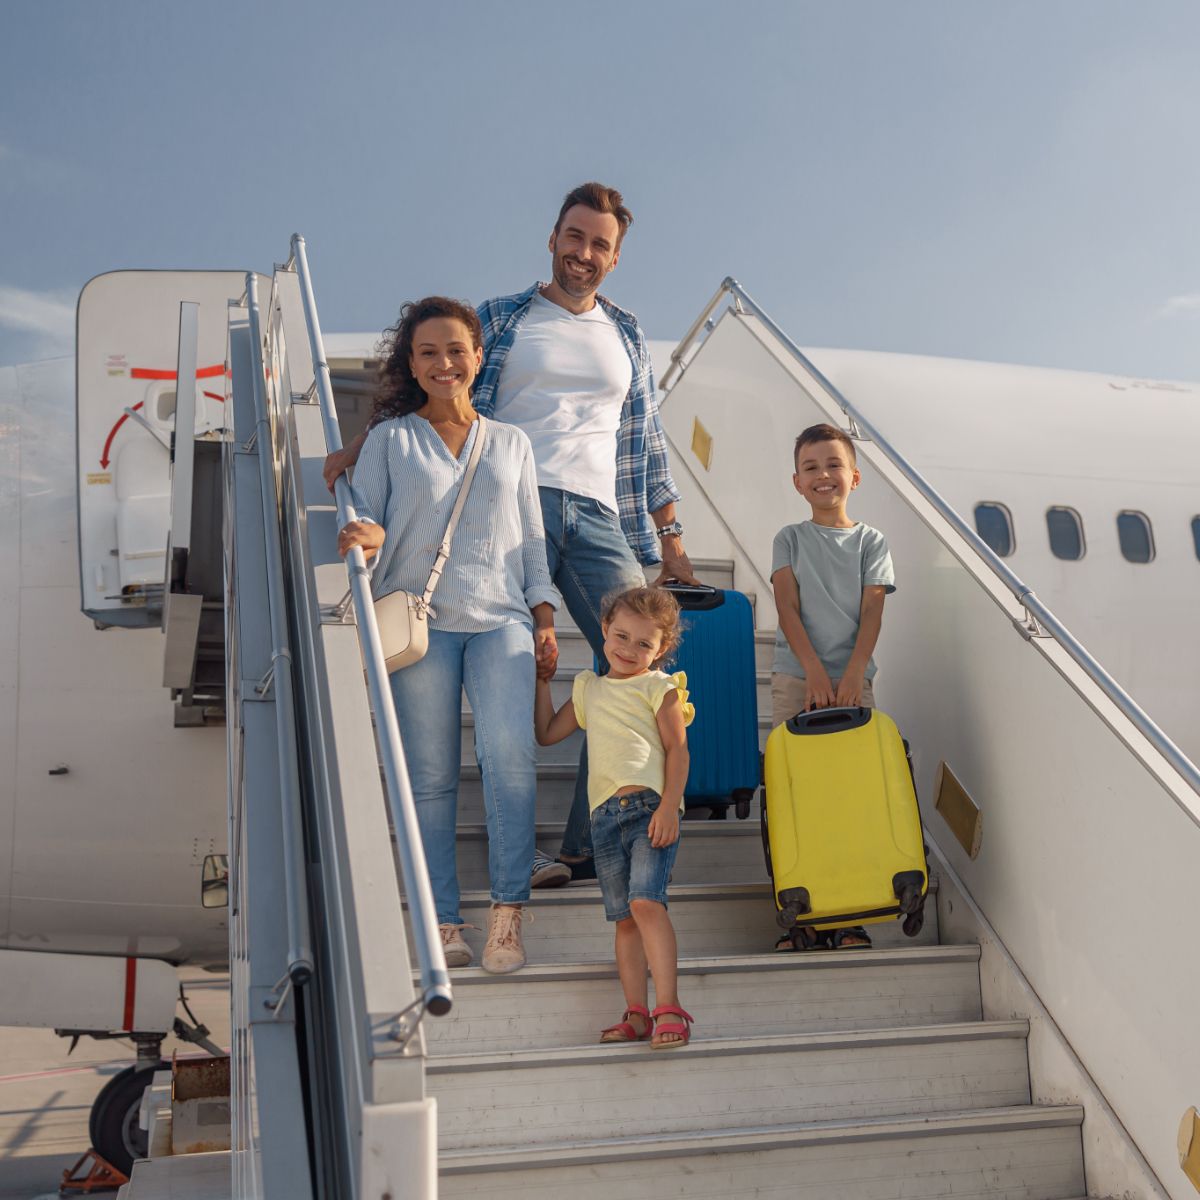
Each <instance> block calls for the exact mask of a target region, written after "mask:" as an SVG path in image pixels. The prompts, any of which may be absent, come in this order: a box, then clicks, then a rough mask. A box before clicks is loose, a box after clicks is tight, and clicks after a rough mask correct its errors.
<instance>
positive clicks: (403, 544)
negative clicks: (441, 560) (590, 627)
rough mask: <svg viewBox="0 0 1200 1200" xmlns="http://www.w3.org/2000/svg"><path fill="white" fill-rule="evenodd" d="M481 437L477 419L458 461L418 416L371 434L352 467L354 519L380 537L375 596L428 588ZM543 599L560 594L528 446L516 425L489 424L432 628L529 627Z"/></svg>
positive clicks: (461, 630) (399, 419) (408, 416)
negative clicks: (376, 529) (378, 529)
mask: <svg viewBox="0 0 1200 1200" xmlns="http://www.w3.org/2000/svg"><path fill="white" fill-rule="evenodd" d="M478 433H479V423H478V422H476V423H475V424H474V425H472V426H471V430H470V432H469V433H468V435H467V440H466V443H465V444H464V446H463V448H462V453H461V454H460V455H459V456H458V458H457V459H455V458H454V456H453V455H452V454H451V453H450V450H449V449H448V448H447V446H446V443H445V442H443V441H442V439H441V438H440V437H438V435H437V432H436V431H435V430H434V428H433V426H432V425H430V424H429V422H428V421H426V420H425V418H424V417H418V416H417V415H416V414H415V413H408V414H406V415H405V416H403V417H396V418H393V419H391V420H388V421H381V422H380V423H379V424H378V425H376V426H375V427H374V428H373V429H372V430H371V432H370V433H369V434H368V436H367V440H366V443H365V444H364V446H363V448H362V453H361V454H360V455H359V458H358V463H357V465H356V466H355V469H354V503H355V508H356V509H357V511H358V516H359V519H360V520H364V521H373V522H376V523H378V524H381V525H383V527H384V529H385V531H386V532H387V538H386V540H385V541H384V543H383V546H382V548H381V549H380V551H379V554H378V556H377V558H378V561H377V563H376V565H375V570H374V574H373V575H372V578H371V590H372V592H373V593H374V595H375V597H376V598H377V599H378V598H379V597H380V596H386V595H388V593H390V592H394V591H397V590H400V589H403V590H404V591H406V592H412V593H414V594H415V595H418V596H419V595H421V594H422V593H423V592H424V591H425V584H426V583H427V582H428V580H429V572H430V570H431V569H432V568H433V562H434V559H435V558H437V551H438V546H439V545H440V544H441V541H442V538H443V536H444V535H445V532H446V526H447V525H448V524H449V522H450V513H451V510H452V509H453V508H454V502H455V500H456V499H457V497H458V486H459V484H460V483H461V481H462V478H463V474H464V473H465V471H466V467H467V461H468V459H469V458H470V456H471V447H472V446H474V444H475V438H476V437H477V436H478ZM544 602H548V603H550V604H552V605H553V606H554V607H555V608H557V607H558V604H559V598H558V592H557V591H556V590H555V588H554V586H553V585H552V584H551V582H550V572H549V570H548V569H547V567H546V540H545V535H544V533H543V530H542V510H541V504H540V502H539V500H538V492H537V476H536V473H535V469H534V465H533V450H532V448H531V447H530V445H529V439H528V438H527V437H526V436H525V434H524V433H522V432H521V430H519V429H517V428H516V426H514V425H505V424H503V423H502V422H499V421H489V422H488V430H487V441H486V442H485V443H484V447H483V454H482V455H481V456H480V459H479V467H478V469H477V470H476V472H475V480H474V482H473V483H472V484H471V494H470V495H469V496H468V497H467V502H466V504H465V505H464V506H463V511H462V515H461V517H460V518H459V521H458V528H457V529H456V530H455V533H454V541H453V543H452V544H451V547H450V559H449V561H448V562H447V564H446V568H445V570H444V571H443V572H442V578H441V580H440V581H439V582H438V585H437V590H436V591H435V592H434V594H433V601H432V605H431V607H432V610H433V611H432V615H431V620H430V627H431V628H432V629H442V630H447V631H449V632H454V633H482V632H484V631H486V630H489V629H497V628H499V627H500V626H501V625H509V624H512V623H513V622H514V621H520V622H522V623H523V624H525V625H532V624H533V619H532V617H531V616H530V612H529V610H530V609H531V608H532V607H533V606H534V605H535V604H541V603H544Z"/></svg>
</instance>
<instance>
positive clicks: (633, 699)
mask: <svg viewBox="0 0 1200 1200" xmlns="http://www.w3.org/2000/svg"><path fill="white" fill-rule="evenodd" d="M672 692H675V693H677V694H678V696H679V704H680V707H681V708H682V710H683V723H684V725H690V724H691V723H692V721H693V719H694V718H695V716H696V708H695V705H693V704H692V703H691V702H690V701H689V700H688V690H687V675H686V674H685V673H684V672H683V671H676V672H675V673H674V674H673V675H668V674H667V673H666V672H665V671H647V672H646V673H645V674H644V675H634V676H632V677H630V678H628V679H613V678H612V677H611V676H609V675H597V674H596V673H595V672H594V671H580V672H579V674H578V675H576V676H575V686H574V687H573V688H572V690H571V701H572V703H573V704H574V705H575V719H576V720H577V721H578V722H579V726H580V728H581V729H584V730H586V732H587V740H588V806H589V808H593V809H594V808H598V807H599V806H600V805H601V804H603V803H604V801H605V800H607V799H608V798H609V797H610V796H612V795H614V794H615V793H616V792H617V791H618V790H619V789H620V788H623V787H635V786H636V787H647V788H653V790H654V791H656V792H658V793H659V795H662V790H663V773H664V769H665V766H666V755H665V754H664V753H663V745H662V738H661V737H660V736H659V732H658V710H659V709H660V708H661V707H662V703H663V701H664V700H665V699H666V698H667V697H668V696H669V695H670V694H671V693H672ZM682 807H683V804H682V802H681V803H680V808H681V809H682Z"/></svg>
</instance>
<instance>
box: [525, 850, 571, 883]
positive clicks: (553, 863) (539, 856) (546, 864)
mask: <svg viewBox="0 0 1200 1200" xmlns="http://www.w3.org/2000/svg"><path fill="white" fill-rule="evenodd" d="M570 881H571V868H570V867H568V866H567V864H566V863H561V862H559V861H558V859H556V858H551V857H550V855H548V854H543V853H542V852H541V851H540V850H535V851H534V852H533V870H532V871H531V872H530V875H529V886H530V887H535V888H551V887H562V885H563V884H564V883H570Z"/></svg>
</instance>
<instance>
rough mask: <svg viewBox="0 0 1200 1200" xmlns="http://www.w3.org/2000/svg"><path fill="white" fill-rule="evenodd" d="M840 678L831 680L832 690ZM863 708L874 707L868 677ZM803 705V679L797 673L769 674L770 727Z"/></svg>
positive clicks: (864, 688)
mask: <svg viewBox="0 0 1200 1200" xmlns="http://www.w3.org/2000/svg"><path fill="white" fill-rule="evenodd" d="M840 682H841V680H840V679H835V680H834V681H833V690H834V691H835V692H836V691H837V685H838V684H839V683H840ZM860 703H861V704H862V706H863V707H864V708H874V707H875V689H874V688H873V687H872V686H871V681H870V680H869V679H864V680H863V687H862V700H861V701H860ZM803 707H804V680H803V679H801V678H800V677H799V676H798V675H785V674H783V673H782V672H781V671H774V672H772V674H771V728H772V729H774V728H775V726H776V725H782V724H783V723H784V721H786V720H787V719H788V718H789V717H794V716H795V715H796V714H797V713H798V712H799V711H800V710H801V709H802V708H803Z"/></svg>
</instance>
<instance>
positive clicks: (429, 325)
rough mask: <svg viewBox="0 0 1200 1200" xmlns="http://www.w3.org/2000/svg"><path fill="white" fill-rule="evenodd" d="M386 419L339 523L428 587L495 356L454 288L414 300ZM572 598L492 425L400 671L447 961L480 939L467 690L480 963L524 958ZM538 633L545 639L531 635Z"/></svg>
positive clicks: (392, 334)
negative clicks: (538, 820) (538, 684)
mask: <svg viewBox="0 0 1200 1200" xmlns="http://www.w3.org/2000/svg"><path fill="white" fill-rule="evenodd" d="M385 352H386V359H385V362H384V364H383V367H382V368H381V386H380V391H379V394H378V397H377V399H376V401H375V413H374V415H373V417H372V428H371V431H370V434H369V435H368V437H367V440H366V443H365V445H364V446H363V449H362V454H361V455H360V457H359V460H358V466H357V469H356V470H355V473H354V496H355V504H356V507H357V509H358V514H359V519H358V520H356V521H351V522H349V523H348V524H347V525H346V527H345V528H344V529H343V530H342V531H341V533H340V534H339V535H338V551H339V553H340V554H342V555H343V556H344V555H345V554H346V553H347V552H348V551H349V549H350V547H352V546H361V547H362V548H363V553H364V554H365V555H366V556H367V557H368V558H370V557H372V556H374V555H375V554H376V553H377V552H380V553H379V560H378V563H377V565H376V569H375V573H374V577H373V581H372V588H373V591H374V593H375V595H376V597H379V596H385V595H387V594H388V593H389V592H393V591H396V590H397V589H403V590H405V591H408V592H412V593H415V594H416V595H421V593H422V592H424V590H425V585H426V581H427V580H428V578H429V572H430V569H431V568H432V566H433V562H434V559H435V557H436V555H437V550H438V546H439V544H440V543H441V541H442V537H443V535H444V534H445V532H446V526H447V523H448V522H449V519H450V512H451V509H452V508H453V507H454V502H455V500H456V498H457V496H458V489H459V485H460V484H461V482H462V479H463V473H464V470H465V468H466V465H467V462H468V459H469V458H470V454H471V449H472V447H473V446H474V444H475V439H476V438H477V437H479V435H480V429H481V427H480V424H479V419H478V416H477V414H476V412H475V410H474V408H473V407H472V406H471V384H472V383H473V382H474V379H475V376H476V374H477V373H478V371H479V368H480V366H481V365H482V362H483V331H482V330H481V328H480V325H479V318H478V317H477V316H476V315H475V310H474V309H472V308H471V307H470V306H469V305H466V304H462V303H460V302H459V301H457V300H450V299H447V298H446V297H443V296H430V297H427V298H426V299H424V300H418V301H416V302H415V303H413V304H406V305H404V307H403V308H402V309H401V313H400V321H399V323H398V324H397V325H395V326H394V327H393V328H392V329H390V330H388V335H387V340H386V341H385ZM557 604H558V594H557V592H556V591H555V590H554V588H553V586H552V585H551V583H550V574H549V571H548V570H547V568H546V546H545V540H544V537H543V533H542V518H541V506H540V504H539V502H538V494H537V481H536V476H535V472H534V464H533V452H532V449H531V448H530V445H529V439H528V438H527V437H526V436H525V434H524V433H522V432H521V431H520V430H519V429H517V428H516V427H515V426H512V425H505V424H502V423H500V422H495V421H489V422H488V423H487V428H486V433H485V436H484V445H483V452H482V455H481V457H480V460H479V466H478V469H477V472H476V475H475V478H474V481H473V482H472V485H471V490H470V493H469V495H468V497H467V501H466V503H465V505H464V507H463V511H462V515H461V517H460V520H459V523H458V528H457V530H456V531H455V533H454V538H453V542H452V545H451V549H450V558H449V561H448V562H447V563H446V567H445V570H444V571H443V573H442V576H441V579H440V581H439V582H438V585H437V590H436V592H435V593H434V596H433V601H432V606H431V609H430V616H429V620H430V624H429V650H428V652H427V653H426V655H425V657H424V658H422V659H420V660H419V661H418V662H416V663H413V664H412V665H411V666H408V667H404V668H403V669H401V670H399V671H396V672H394V673H393V674H392V675H391V686H392V695H393V697H394V698H395V701H396V715H397V717H398V718H399V722H400V730H401V733H402V735H403V738H404V752H405V757H406V758H407V760H408V771H409V775H410V777H411V780H412V789H413V796H414V798H415V800H416V805H417V817H418V820H419V823H420V827H421V838H422V840H423V842H424V844H425V859H426V862H427V863H428V867H429V877H430V882H431V883H432V885H433V895H434V899H435V901H436V903H437V910H438V923H439V925H440V926H441V934H442V945H443V947H444V949H445V952H446V962H447V963H448V965H450V966H452V967H454V966H465V965H466V964H467V963H469V962H470V961H471V957H472V955H471V949H470V947H469V946H468V945H467V944H466V942H465V941H464V940H463V936H462V927H463V926H462V917H461V915H460V914H459V887H458V872H457V866H456V843H455V824H456V809H457V806H458V777H459V755H460V749H461V748H460V739H461V710H462V689H463V687H464V686H465V687H466V691H467V699H468V700H469V701H470V702H471V710H472V712H473V713H474V716H475V755H476V758H477V759H478V761H479V764H480V768H481V770H482V774H483V795H484V805H485V808H486V812H487V829H488V870H489V874H490V877H491V895H492V907H491V912H490V915H489V918H488V936H487V945H486V947H485V949H484V952H483V960H482V966H483V968H484V970H486V971H492V972H496V973H504V972H508V971H515V970H517V969H518V968H519V967H521V966H523V965H524V963H525V951H524V948H523V946H522V944H521V917H522V912H523V910H522V904H523V902H524V901H526V900H528V898H529V877H530V868H531V865H532V863H533V852H534V797H535V790H536V775H535V750H534V744H533V692H534V675H535V671H536V673H538V674H544V675H546V677H547V678H548V677H549V675H551V674H553V671H554V667H555V664H556V662H557V658H558V646H557V643H556V641H555V637H554V609H555V608H556V607H557ZM531 630H532V636H531Z"/></svg>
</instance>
